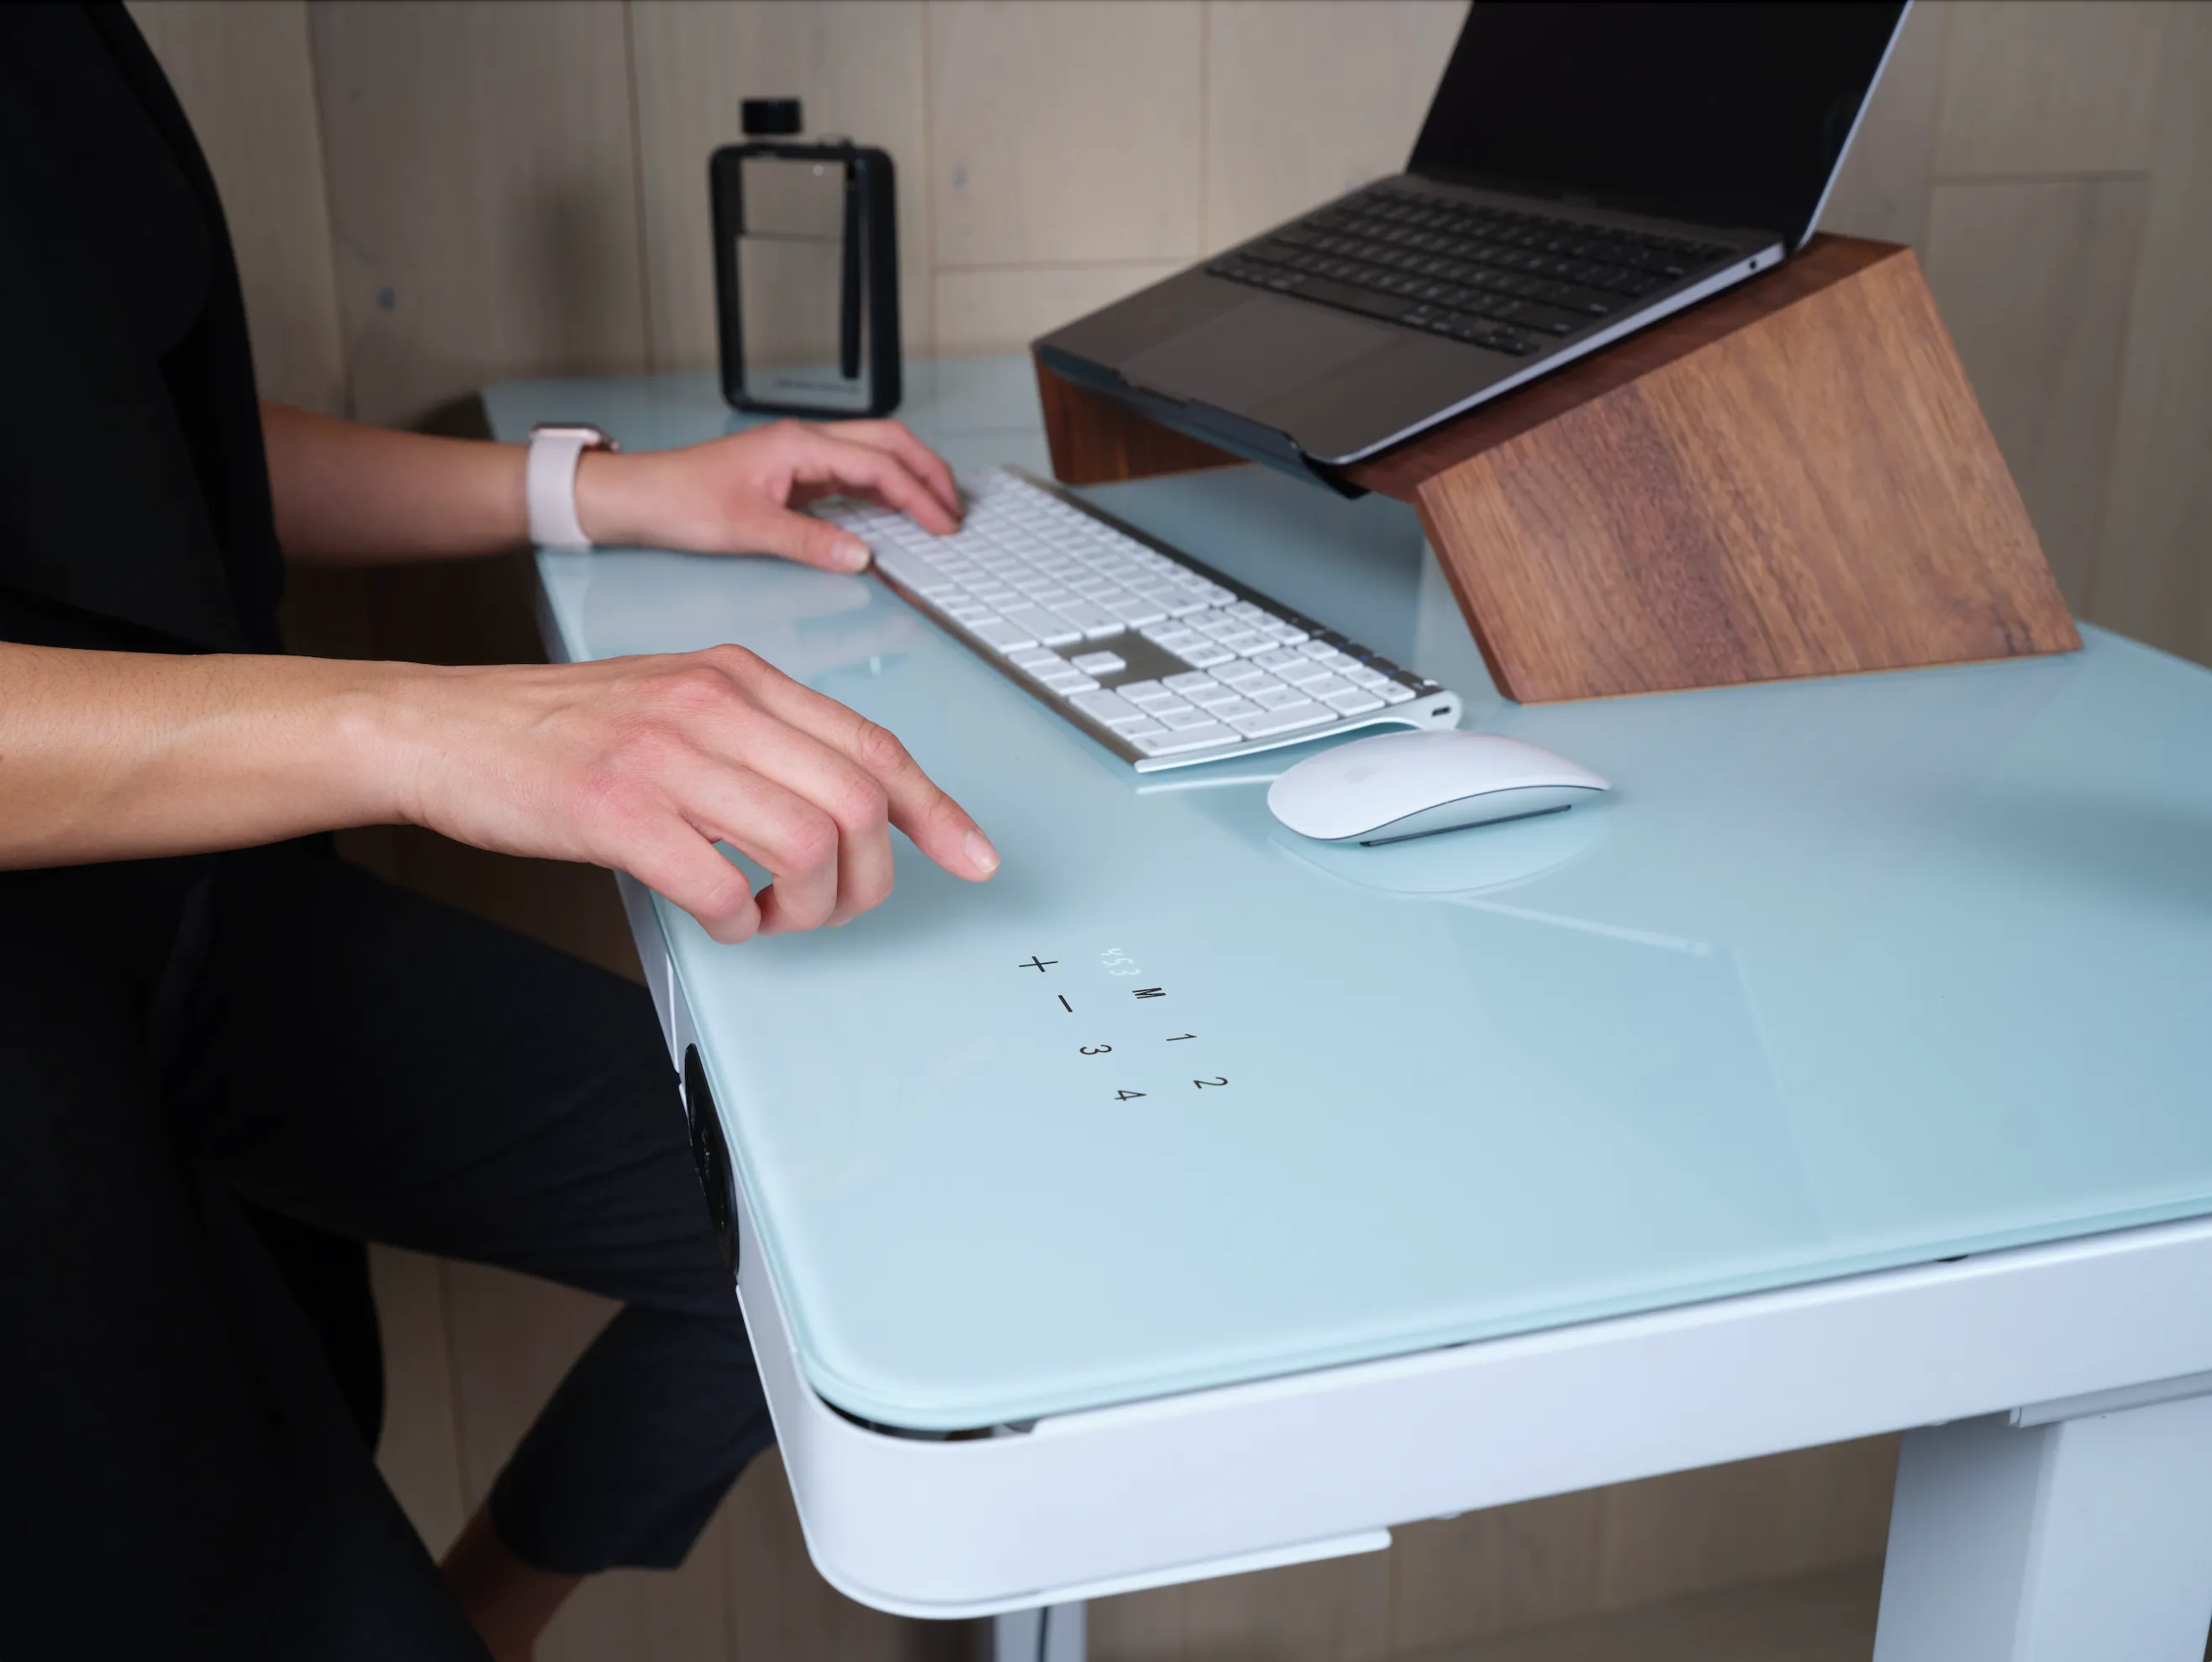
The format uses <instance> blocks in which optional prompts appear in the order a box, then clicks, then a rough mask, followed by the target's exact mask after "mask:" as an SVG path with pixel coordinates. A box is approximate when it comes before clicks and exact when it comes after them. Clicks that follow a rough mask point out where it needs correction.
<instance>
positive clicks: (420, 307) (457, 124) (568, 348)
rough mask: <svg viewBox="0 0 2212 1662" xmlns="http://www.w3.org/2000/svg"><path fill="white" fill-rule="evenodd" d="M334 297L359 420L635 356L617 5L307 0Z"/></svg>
mask: <svg viewBox="0 0 2212 1662" xmlns="http://www.w3.org/2000/svg"><path fill="white" fill-rule="evenodd" d="M312 17H313V37H314V51H315V68H316V74H317V77H318V81H319V88H320V92H321V98H322V118H323V144H324V155H325V159H326V161H327V165H328V168H329V175H330V199H331V222H332V226H333V229H334V234H335V238H336V243H337V264H338V295H339V301H340V305H341V308H342V312H343V318H344V325H345V332H346V343H347V350H348V353H349V356H350V360H351V363H352V368H353V397H354V410H355V413H356V415H358V416H360V417H361V418H362V420H364V421H371V422H387V423H392V424H398V425H403V426H405V425H412V424H414V423H416V422H421V421H422V420H423V419H424V418H425V417H426V416H428V415H429V414H430V413H431V412H432V411H434V410H435V409H438V408H439V407H440V406H441V405H443V404H446V403H450V402H451V401H453V400H454V399H458V398H462V397H467V396H469V395H471V394H472V393H473V392H474V391H476V389H477V387H479V386H481V385H483V384H484V383H485V382H486V381H491V380H498V379H502V378H505V377H507V376H513V375H548V374H575V375H590V374H607V373H618V372H622V371H634V370H638V369H642V368H643V367H645V308H644V294H643V276H642V270H641V261H640V258H639V236H640V227H639V215H638V200H637V173H636V166H635V147H634V145H633V143H632V141H631V127H630V88H629V43H628V40H627V39H626V38H625V31H624V28H623V11H622V9H621V8H620V7H619V6H614V5H604V4H562V3H558V0H315V3H314V5H313V8H312Z"/></svg>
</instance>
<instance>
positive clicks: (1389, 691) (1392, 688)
mask: <svg viewBox="0 0 2212 1662" xmlns="http://www.w3.org/2000/svg"><path fill="white" fill-rule="evenodd" d="M1375 690H1376V694H1377V695H1380V696H1381V698H1382V700H1383V702H1384V703H1385V704H1409V703H1411V702H1412V701H1413V698H1414V697H1415V694H1414V692H1413V688H1411V687H1407V686H1405V685H1403V684H1402V683H1401V682H1395V681H1389V682H1384V683H1383V685H1382V686H1380V687H1377V688H1376V689H1375Z"/></svg>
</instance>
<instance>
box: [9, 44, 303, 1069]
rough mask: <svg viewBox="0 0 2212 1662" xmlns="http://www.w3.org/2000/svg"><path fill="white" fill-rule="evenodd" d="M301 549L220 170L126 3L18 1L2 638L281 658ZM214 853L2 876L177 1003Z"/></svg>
mask: <svg viewBox="0 0 2212 1662" xmlns="http://www.w3.org/2000/svg"><path fill="white" fill-rule="evenodd" d="M282 591H283V561H282V558H281V555H280V553H279V550H278V549H277V546H276V524H275V519H274V515H273V513H272V512H271V510H270V500H269V471H268V464H267V462H266V459H265V458H264V456H263V453H262V448H261V419H260V411H259V408H258V403H257V401H256V399H255V397H254V391H253V362H252V355H251V354H250V353H249V351H248V349H247V346H246V307H245V303H244V300H243V299H242V297H241V296H240V292H239V287H238V273H237V270H236V267H235V266H234V264H233V262H232V259H231V252H230V239H229V235H228V232H227V231H226V230H225V228H224V226H223V219H222V207H221V205H220V204H219V203H217V201H216V191H215V181H214V179H212V178H211V177H210V174H209V173H208V169H207V163H206V161H204V158H203V157H202V156H201V155H200V151H199V146H198V145H197V143H195V142H194V141H193V138H192V134H191V127H190V125H189V124H187V123H186V121H185V113H184V111H183V110H182V109H180V108H179V106H178V104H177V100H176V98H175V96H174V94H172V93H171V92H170V90H169V85H168V82H167V80H165V79H164V78H163V76H162V74H161V67H160V65H159V64H156V63H155V61H154V55H153V53H152V52H149V50H148V49H147V46H146V43H145V41H144V39H143V38H141V36H140V35H139V33H138V31H137V27H135V26H134V25H133V24H132V23H131V19H130V17H129V16H128V15H127V14H125V11H124V9H123V8H122V7H121V6H120V5H114V4H106V5H84V6H79V5H62V4H46V5H21V4H6V3H0V640H14V641H21V642H25V643H27V644H30V645H33V646H78V647H94V648H105V649H108V650H112V651H139V652H275V651H276V650H277V649H278V645H279V643H278V640H277V636H276V602H277V598H278V597H279V595H280V594H281V592H282ZM214 866H215V860H214V858H212V857H210V856H206V855H197V856H185V857H181V858H173V859H149V860H118V861H114V862H112V863H109V864H99V865H87V866H77V867H72V868H64V869H60V870H27V871H0V953H15V952H20V951H23V950H28V949H31V948H28V947H27V946H26V945H25V944H24V943H25V942H26V941H27V940H35V939H37V938H39V937H37V935H36V932H35V930H33V931H30V932H29V933H28V934H26V933H25V932H24V931H23V929H22V927H21V925H22V920H23V919H25V918H30V919H32V920H33V923H35V920H36V917H37V916H38V915H42V914H46V913H51V912H52V910H53V908H56V907H60V908H62V910H63V913H64V915H67V916H69V917H70V918H71V919H74V920H75V926H76V928H77V930H78V931H79V933H80V936H81V937H82V938H84V939H86V940H88V941H91V940H96V941H98V942H100V943H101V949H102V950H103V951H105V952H106V954H107V955H108V956H109V958H110V960H111V961H112V962H113V963H114V964H115V965H116V966H117V967H118V971H119V972H121V973H122V974H123V976H124V982H125V984H127V985H130V986H134V987H136V988H137V996H138V997H140V998H143V1000H144V1001H145V1011H146V1014H147V1019H148V1022H149V1028H148V1030H149V1035H150V1034H152V1033H154V1032H155V1030H156V1029H157V1028H159V1025H160V1022H159V1019H158V1017H157V1014H156V1013H157V1012H158V1011H159V1010H161V1008H162V1007H163V1006H164V1004H166V1003H168V1002H172V1001H173V994H174V993H175V990H176V989H177V988H179V987H180V986H183V985H185V984H186V983H187V982H188V981H189V979H190V976H191V964H192V961H193V953H194V951H195V950H196V949H197V948H196V945H195V944H193V943H197V940H198V938H199V934H200V931H197V930H188V929H185V928H183V927H182V926H181V925H182V920H184V919H186V918H188V917H192V916H195V915H197V914H196V913H194V911H193V910H192V907H193V905H194V901H193V898H192V897H194V896H195V895H205V894H206V893H207V892H208V884H209V883H210V876H211V873H212V871H213V870H214Z"/></svg>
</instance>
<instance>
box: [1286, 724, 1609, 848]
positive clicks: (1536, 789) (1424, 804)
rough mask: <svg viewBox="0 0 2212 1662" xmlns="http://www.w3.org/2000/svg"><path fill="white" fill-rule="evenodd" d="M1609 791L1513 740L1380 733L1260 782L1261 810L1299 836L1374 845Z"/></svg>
mask: <svg viewBox="0 0 2212 1662" xmlns="http://www.w3.org/2000/svg"><path fill="white" fill-rule="evenodd" d="M1612 788H1613V786H1612V785H1611V784H1610V783H1608V782H1607V780H1606V779H1602V778H1601V777H1600V776H1599V775H1597V774H1595V773H1592V772H1590V770H1589V768H1587V767H1582V766H1580V765H1579V764H1577V763H1575V762H1571V761H1568V760H1567V759H1566V758H1565V756H1555V755H1553V754H1552V753H1551V752H1550V751H1549V750H1543V749H1538V748H1537V747H1536V746H1535V745H1533V744H1524V743H1522V742H1521V741H1520V740H1519V739H1517V738H1501V737H1498V735H1497V734H1495V733H1466V732H1461V731H1456V730H1451V731H1443V732H1421V733H1385V734H1383V735H1382V736H1381V737H1376V738H1361V739H1354V740H1352V742H1351V743H1348V744H1340V745H1338V746H1337V747H1336V748H1335V749H1333V750H1324V751H1322V754H1321V755H1317V756H1309V757H1308V758H1307V759H1306V760H1305V761H1302V762H1300V763H1298V765H1297V767H1292V768H1291V769H1290V770H1289V771H1288V772H1286V773H1284V774H1283V775H1282V776H1281V777H1280V778H1279V779H1276V781H1275V782H1274V783H1273V785H1271V786H1268V787H1267V807H1268V809H1269V810H1270V811H1271V812H1272V813H1273V815H1274V816H1275V817H1276V818H1277V819H1279V820H1280V821H1281V822H1283V823H1284V824H1285V825H1287V826H1288V827H1290V828H1291V830H1293V831H1295V832H1297V834H1299V835H1300V836H1304V837H1313V838H1315V839H1316V840H1320V841H1322V842H1358V843H1364V844H1369V845H1372V844H1375V843H1382V842H1401V841H1403V840H1405V839H1406V838H1407V837H1425V836H1428V835H1429V834H1431V833H1433V832H1437V831H1456V830H1458V829H1459V828H1461V827H1462V826H1463V825H1483V824H1486V823H1488V822H1491V821H1493V820H1517V819H1525V818H1526V817H1527V816H1529V815H1531V814H1551V813H1556V812H1558V811H1559V810H1560V809H1562V808H1571V807H1572V806H1573V805H1574V804H1576V803H1578V802H1583V801H1586V800H1588V799H1589V798H1592V797H1594V796H1595V795H1596V794H1597V793H1598V792H1601V791H1610V790H1611V789H1612Z"/></svg>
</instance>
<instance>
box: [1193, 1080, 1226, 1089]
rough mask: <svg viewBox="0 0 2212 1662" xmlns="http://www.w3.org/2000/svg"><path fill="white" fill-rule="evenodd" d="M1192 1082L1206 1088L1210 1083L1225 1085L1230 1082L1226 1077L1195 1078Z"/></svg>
mask: <svg viewBox="0 0 2212 1662" xmlns="http://www.w3.org/2000/svg"><path fill="white" fill-rule="evenodd" d="M1190 1083H1192V1084H1194V1085H1195V1086H1197V1087H1198V1088H1199V1089H1200V1090H1204V1089H1206V1087H1207V1086H1208V1085H1225V1084H1227V1083H1229V1082H1228V1080H1226V1079H1194V1080H1192V1081H1191V1082H1190Z"/></svg>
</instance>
